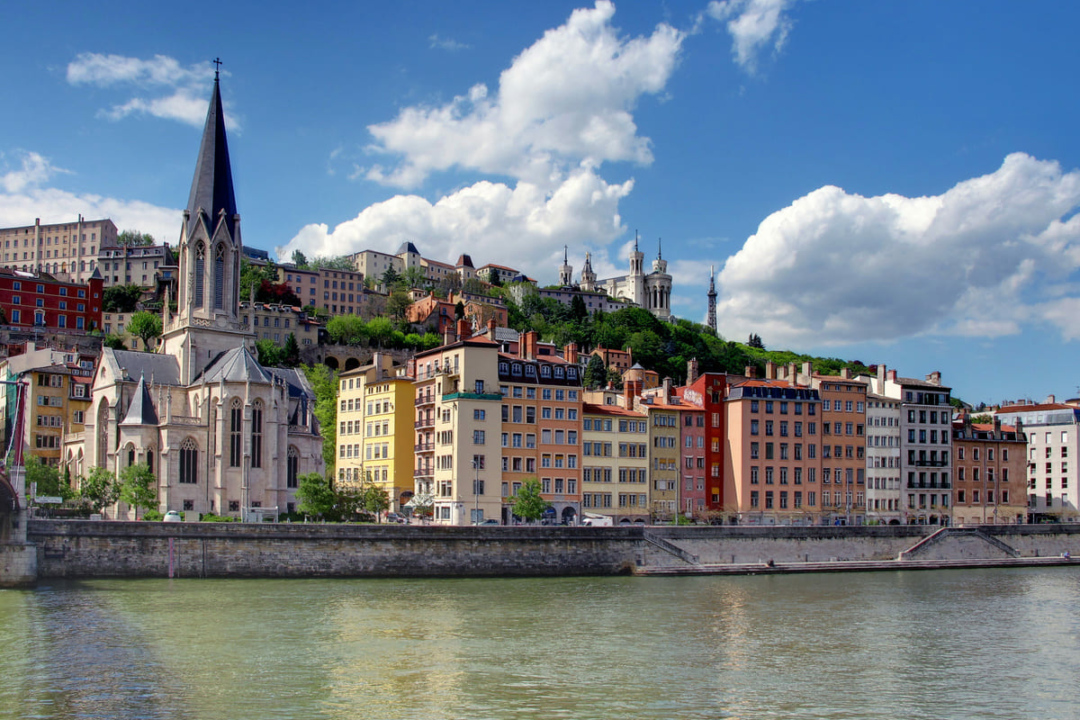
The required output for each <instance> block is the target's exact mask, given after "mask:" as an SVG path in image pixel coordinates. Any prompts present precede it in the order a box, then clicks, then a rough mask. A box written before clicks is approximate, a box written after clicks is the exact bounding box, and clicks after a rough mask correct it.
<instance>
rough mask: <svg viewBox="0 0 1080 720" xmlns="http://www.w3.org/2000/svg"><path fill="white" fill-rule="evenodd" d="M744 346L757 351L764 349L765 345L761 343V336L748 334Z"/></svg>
mask: <svg viewBox="0 0 1080 720" xmlns="http://www.w3.org/2000/svg"><path fill="white" fill-rule="evenodd" d="M746 344H747V345H749V346H750V347H752V348H757V349H759V350H764V349H765V343H763V342H762V341H761V336H760V335H758V334H756V333H750V339H749V340H747V341H746Z"/></svg>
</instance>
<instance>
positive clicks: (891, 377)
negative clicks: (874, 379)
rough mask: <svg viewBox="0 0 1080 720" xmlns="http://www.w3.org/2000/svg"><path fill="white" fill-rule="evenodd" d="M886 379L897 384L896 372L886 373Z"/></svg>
mask: <svg viewBox="0 0 1080 720" xmlns="http://www.w3.org/2000/svg"><path fill="white" fill-rule="evenodd" d="M885 377H887V378H888V379H889V380H892V381H893V382H896V371H895V370H890V371H889V372H888V373H886V375H885Z"/></svg>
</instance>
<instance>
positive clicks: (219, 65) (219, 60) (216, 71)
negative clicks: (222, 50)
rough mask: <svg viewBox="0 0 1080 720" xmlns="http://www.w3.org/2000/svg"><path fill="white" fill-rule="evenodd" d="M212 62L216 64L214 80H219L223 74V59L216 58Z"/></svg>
mask: <svg viewBox="0 0 1080 720" xmlns="http://www.w3.org/2000/svg"><path fill="white" fill-rule="evenodd" d="M211 62H213V63H214V79H215V80H217V79H218V74H219V73H220V72H221V58H219V57H216V58H214V59H213V60H212V61H211Z"/></svg>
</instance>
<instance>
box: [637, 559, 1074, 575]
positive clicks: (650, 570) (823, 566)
mask: <svg viewBox="0 0 1080 720" xmlns="http://www.w3.org/2000/svg"><path fill="white" fill-rule="evenodd" d="M1074 565H1080V559H1077V558H1068V557H1006V558H965V559H962V560H899V559H897V560H837V561H831V562H764V563H760V562H759V563H724V564H716V565H705V564H702V565H648V566H638V567H635V568H634V570H633V573H634V574H635V575H648V576H667V577H670V576H677V575H769V574H788V573H823V572H829V573H831V572H870V571H879V570H894V571H895V570H944V569H949V568H1001V567H1047V566H1074Z"/></svg>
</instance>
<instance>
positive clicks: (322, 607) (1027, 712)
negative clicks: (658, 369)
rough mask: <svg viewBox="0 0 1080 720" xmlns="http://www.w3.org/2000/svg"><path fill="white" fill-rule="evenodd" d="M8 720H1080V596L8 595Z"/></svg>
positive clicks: (1011, 587) (651, 585) (601, 581)
mask: <svg viewBox="0 0 1080 720" xmlns="http://www.w3.org/2000/svg"><path fill="white" fill-rule="evenodd" d="M0 717H3V718H8V717H11V718H117V719H121V720H125V719H128V718H181V717H183V718H206V719H213V718H228V719H230V720H231V719H234V718H297V719H305V720H306V719H313V718H335V719H337V718H340V719H342V720H345V719H350V720H351V719H352V718H423V719H425V720H427V719H431V718H470V719H471V718H533V717H542V718H621V719H634V718H830V719H832V720H839V719H842V718H890V719H892V718H933V719H935V720H936V719H939V718H979V719H980V720H984V719H986V718H1008V719H1010V720H1015V719H1016V718H1080V574H1078V573H1077V572H1076V570H1074V569H1069V568H1052V569H1004V570H943V571H933V572H881V573H861V574H821V575H789V576H783V575H770V576H763V577H689V578H632V577H618V578H558V579H528V580H518V579H514V580H453V579H447V580H194V579H191V580H189V579H183V580H116V581H90V582H70V583H68V582H65V583H53V584H43V585H41V586H39V587H38V588H37V589H35V590H28V591H16V590H6V591H0Z"/></svg>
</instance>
